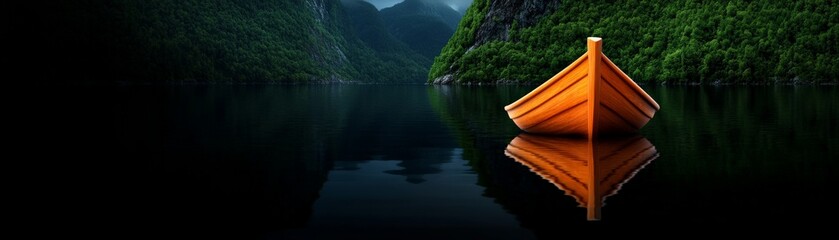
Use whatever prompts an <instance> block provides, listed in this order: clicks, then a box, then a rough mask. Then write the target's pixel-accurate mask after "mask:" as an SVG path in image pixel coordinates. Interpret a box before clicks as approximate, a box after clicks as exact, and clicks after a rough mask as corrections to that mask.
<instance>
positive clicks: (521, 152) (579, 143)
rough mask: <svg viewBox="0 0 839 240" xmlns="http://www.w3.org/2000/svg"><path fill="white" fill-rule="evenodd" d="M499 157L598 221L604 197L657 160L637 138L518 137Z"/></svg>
mask: <svg viewBox="0 0 839 240" xmlns="http://www.w3.org/2000/svg"><path fill="white" fill-rule="evenodd" d="M504 153H505V154H506V155H507V156H509V157H511V158H513V159H515V160H516V162H519V163H521V164H523V165H525V166H527V167H528V168H530V170H531V171H533V172H534V173H536V174H538V175H539V176H541V177H542V178H544V179H545V180H548V181H550V182H551V183H553V184H554V185H556V187H558V188H559V189H562V190H563V191H565V194H566V195H569V196H572V197H574V199H576V200H577V202H578V203H580V207H585V208H586V209H587V212H588V214H587V215H588V220H599V219H600V208H601V207H602V205H603V203H604V201H605V200H606V198H607V197H609V196H611V195H614V194H616V193H617V192H618V190H620V188H621V185H623V184H624V183H626V182H627V181H629V179H631V178H632V177H633V176H634V175H635V173H637V172H638V171H640V170H641V169H643V168H644V166H646V165H647V164H649V163H650V162H651V161H653V160H654V159H656V158H658V151H657V150H656V149H655V146H653V144H652V143H650V141H648V140H647V139H646V138H644V137H642V136H640V135H635V136H624V137H617V138H604V139H579V138H565V137H555V136H541V135H533V134H528V133H522V134H519V135H518V136H517V137H516V138H515V139H513V141H511V142H510V144H509V145H507V149H506V150H505V151H504Z"/></svg>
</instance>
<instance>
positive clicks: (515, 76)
mask: <svg viewBox="0 0 839 240" xmlns="http://www.w3.org/2000/svg"><path fill="white" fill-rule="evenodd" d="M489 3H490V0H478V1H475V2H474V4H473V6H472V8H470V9H469V10H468V12H467V15H466V17H464V19H463V22H462V23H461V25H460V27H459V29H458V30H457V32H456V33H455V36H453V37H452V39H451V40H450V42H449V43H448V44H447V45H446V47H445V48H444V49H443V51H442V53H441V54H440V56H438V57H437V58H436V59H435V62H434V64H433V66H432V69H431V72H430V73H429V79H431V80H433V79H434V78H437V77H440V76H443V75H445V74H451V73H457V75H456V78H457V80H456V82H460V83H464V82H494V81H496V80H513V81H518V82H542V81H545V80H547V79H549V78H550V77H551V76H552V75H554V74H556V73H557V72H559V71H561V70H562V69H563V68H564V67H565V66H567V64H570V63H571V62H572V61H574V60H575V59H576V58H577V57H579V56H580V55H582V54H583V53H585V47H586V44H585V38H586V37H589V36H598V37H602V38H603V39H604V43H603V44H604V45H603V46H604V47H603V51H604V53H605V54H606V55H607V56H609V57H610V58H611V59H612V61H614V62H615V63H616V64H617V65H618V66H620V67H621V68H622V69H623V70H624V71H626V72H627V74H628V75H629V76H630V77H632V78H633V79H634V80H635V81H667V82H670V83H711V82H719V83H746V82H748V83H762V82H770V81H776V80H777V81H788V80H792V79H800V80H804V81H814V82H820V81H837V74H836V73H839V25H837V24H836V23H838V22H839V3H836V2H832V1H828V2H824V1H795V2H794V3H791V2H786V1H769V0H760V1H745V0H739V1H726V2H714V1H692V0H677V1H670V2H666V3H662V2H660V1H648V0H635V1H619V2H614V3H612V2H608V3H607V2H604V1H595V2H587V1H576V2H564V3H562V4H560V6H559V8H558V9H557V10H556V11H554V12H553V13H552V14H549V15H546V16H544V17H542V18H541V19H540V20H539V22H538V23H537V24H536V25H534V26H529V27H526V28H522V29H519V28H518V23H516V22H513V23H512V24H511V25H512V26H513V29H512V30H511V31H510V41H495V42H490V43H487V44H483V45H481V46H478V47H476V48H474V49H471V50H470V51H468V52H467V49H469V48H470V47H472V44H473V41H472V39H474V34H475V33H474V30H475V29H476V28H477V26H480V24H481V20H482V19H483V18H484V16H485V15H486V9H487V8H488V6H489ZM450 68H451V69H450Z"/></svg>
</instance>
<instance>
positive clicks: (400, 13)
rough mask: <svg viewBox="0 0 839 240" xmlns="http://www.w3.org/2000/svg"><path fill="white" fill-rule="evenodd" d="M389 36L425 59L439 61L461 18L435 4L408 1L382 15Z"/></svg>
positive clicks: (418, 0) (446, 7)
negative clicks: (435, 58) (438, 58)
mask: <svg viewBox="0 0 839 240" xmlns="http://www.w3.org/2000/svg"><path fill="white" fill-rule="evenodd" d="M380 14H381V18H382V19H383V20H384V23H385V25H386V26H387V28H388V30H389V32H390V33H391V34H392V35H393V36H394V37H396V38H397V39H399V40H400V41H402V42H404V43H406V44H407V45H408V46H409V47H410V48H411V49H413V50H414V51H416V52H418V53H420V54H422V55H423V56H425V57H427V58H429V59H433V58H434V57H436V56H437V55H438V54H439V53H440V50H441V49H442V48H443V46H445V45H446V43H447V42H448V40H449V38H451V36H452V35H453V34H454V29H456V28H457V25H458V24H459V23H460V19H461V17H462V14H461V13H460V12H458V11H456V10H454V9H452V8H451V7H450V6H448V5H446V4H443V3H442V2H441V1H435V0H405V1H403V2H401V3H398V4H396V5H394V6H392V7H389V8H384V9H382V10H381V11H380Z"/></svg>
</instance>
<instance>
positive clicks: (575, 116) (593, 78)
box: [504, 37, 660, 138]
mask: <svg viewBox="0 0 839 240" xmlns="http://www.w3.org/2000/svg"><path fill="white" fill-rule="evenodd" d="M601 50H602V41H601V39H600V38H595V37H590V38H588V52H586V54H583V56H581V57H580V58H578V59H577V60H576V61H574V63H571V65H570V66H568V67H566V68H565V69H563V70H562V71H561V72H559V73H558V74H556V75H555V76H554V77H553V78H551V79H550V80H548V81H546V82H545V83H543V84H542V85H541V86H539V87H537V88H536V89H534V90H533V91H531V92H530V93H528V94H527V95H525V96H524V97H522V98H521V99H519V100H517V101H516V102H514V103H512V104H510V105H507V106H506V107H504V110H507V114H508V115H509V116H510V118H511V119H513V122H515V123H516V125H518V126H519V128H521V129H522V130H524V131H526V132H531V133H546V134H570V135H582V136H588V137H589V138H592V137H595V136H597V135H600V134H619V133H631V132H636V131H637V130H638V129H640V128H641V127H643V126H644V125H645V124H647V122H649V121H650V119H652V117H653V115H654V114H655V112H656V111H658V110H659V108H660V107H659V105H658V103H656V102H655V100H653V99H652V98H651V97H650V96H649V95H647V93H646V92H644V90H643V89H641V88H640V87H638V85H637V84H635V82H634V81H632V79H631V78H629V77H628V76H626V74H625V73H623V71H621V70H620V69H619V68H618V67H617V66H615V64H614V63H612V61H611V60H609V58H608V57H606V55H603V53H602V51H601Z"/></svg>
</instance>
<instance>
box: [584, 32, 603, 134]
mask: <svg viewBox="0 0 839 240" xmlns="http://www.w3.org/2000/svg"><path fill="white" fill-rule="evenodd" d="M587 45H588V52H586V55H588V77H589V78H590V79H591V81H589V84H590V86H589V92H588V94H589V95H588V101H589V103H588V114H589V116H588V138H589V139H593V138H594V137H595V136H597V126H595V124H597V122H598V121H597V118H598V117H600V116H599V114H598V110H599V109H600V99H598V97H597V96H598V95H599V91H600V71H601V70H600V66H601V65H602V64H600V61H601V56H603V41H601V38H599V37H589V38H588V43H587Z"/></svg>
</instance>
